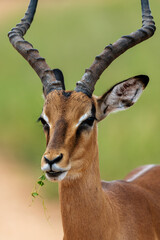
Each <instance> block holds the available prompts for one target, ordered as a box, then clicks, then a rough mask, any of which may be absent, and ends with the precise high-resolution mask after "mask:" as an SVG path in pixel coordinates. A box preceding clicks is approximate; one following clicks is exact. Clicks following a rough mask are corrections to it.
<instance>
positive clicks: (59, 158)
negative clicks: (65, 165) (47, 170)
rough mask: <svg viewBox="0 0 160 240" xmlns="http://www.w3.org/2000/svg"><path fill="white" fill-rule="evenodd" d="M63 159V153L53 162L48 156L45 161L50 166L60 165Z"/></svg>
mask: <svg viewBox="0 0 160 240" xmlns="http://www.w3.org/2000/svg"><path fill="white" fill-rule="evenodd" d="M62 158H63V154H62V153H61V154H60V155H59V156H57V157H56V158H54V159H53V160H49V159H48V158H47V157H46V156H44V160H45V162H46V163H48V164H49V165H50V166H51V165H52V164H54V163H59V162H60V161H61V160H62Z"/></svg>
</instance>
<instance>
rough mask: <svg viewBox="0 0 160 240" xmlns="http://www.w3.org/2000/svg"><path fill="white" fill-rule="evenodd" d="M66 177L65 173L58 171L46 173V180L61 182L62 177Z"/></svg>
mask: <svg viewBox="0 0 160 240" xmlns="http://www.w3.org/2000/svg"><path fill="white" fill-rule="evenodd" d="M66 175H67V171H59V172H54V171H49V172H46V177H47V178H48V180H51V181H52V180H62V179H63V177H64V176H66Z"/></svg>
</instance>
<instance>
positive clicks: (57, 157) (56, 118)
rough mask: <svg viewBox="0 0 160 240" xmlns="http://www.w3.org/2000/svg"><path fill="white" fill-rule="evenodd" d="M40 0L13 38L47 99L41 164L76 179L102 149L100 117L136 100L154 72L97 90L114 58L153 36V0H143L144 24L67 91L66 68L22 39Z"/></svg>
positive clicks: (55, 176) (56, 175) (54, 176)
mask: <svg viewBox="0 0 160 240" xmlns="http://www.w3.org/2000/svg"><path fill="white" fill-rule="evenodd" d="M37 1H38V0H31V2H30V5H29V7H28V10H27V12H26V14H25V17H24V18H23V19H22V21H21V23H20V24H18V25H17V26H16V28H14V29H12V30H11V32H10V33H9V38H10V41H11V43H12V44H13V46H14V47H15V48H16V49H17V50H18V51H19V52H20V53H21V55H22V56H23V57H24V58H25V59H26V60H27V61H28V62H29V63H30V65H31V66H32V67H33V68H34V70H35V71H36V73H37V74H38V76H39V77H40V79H41V81H42V84H43V90H44V97H45V103H44V107H43V111H42V113H41V116H40V118H39V120H40V121H41V122H42V124H43V128H44V132H45V135H46V142H47V144H46V145H47V146H46V150H45V152H44V154H43V156H42V160H41V168H42V170H43V171H44V172H45V173H46V176H47V178H48V179H49V180H51V181H55V180H63V179H75V178H77V177H81V176H82V175H83V174H84V173H85V170H86V169H87V168H88V166H89V165H90V164H91V162H92V159H93V155H94V153H95V151H96V149H97V137H96V136H97V131H96V127H97V123H98V122H99V121H101V120H102V119H104V118H105V117H106V116H108V115H109V114H110V113H112V112H115V111H120V110H124V109H127V108H129V107H130V106H132V105H133V104H134V103H135V102H136V101H137V100H138V98H139V97H140V95H141V93H142V91H143V90H144V88H145V87H146V86H147V84H148V81H149V78H148V77H147V76H145V75H139V76H135V77H132V78H130V79H127V80H125V81H123V82H120V83H118V84H116V85H115V86H113V87H112V88H111V89H110V90H108V91H107V92H106V93H104V94H103V95H102V96H101V97H96V96H94V95H93V91H94V86H95V84H96V81H97V80H98V79H99V77H100V75H101V74H102V72H103V71H104V70H105V69H106V68H107V67H108V66H109V65H110V64H111V62H112V61H113V60H114V59H116V58H117V57H118V56H120V55H121V54H122V53H123V52H125V51H126V50H127V49H129V48H131V47H133V46H134V45H136V44H138V43H140V42H142V41H144V40H145V39H147V38H149V37H151V36H152V35H153V33H154V31H155V25H154V22H153V20H152V17H151V12H150V9H149V4H148V0H142V18H143V26H142V28H141V29H140V30H137V31H136V32H134V33H131V34H130V35H129V36H123V37H122V38H120V39H119V40H118V41H117V42H115V43H114V44H113V45H109V46H107V47H106V48H105V49H104V51H103V52H102V53H101V54H100V55H99V56H97V57H96V59H95V61H94V63H93V64H92V65H91V67H90V68H89V69H87V70H86V72H85V74H84V76H83V77H82V79H81V81H79V82H77V85H76V88H75V90H74V91H65V85H64V78H63V74H62V72H61V71H60V70H58V69H54V70H52V69H50V68H49V66H48V65H47V64H46V62H45V59H44V58H41V57H40V55H39V52H38V50H36V49H34V48H33V47H32V45H31V44H30V43H28V42H26V41H24V39H23V35H24V34H25V33H26V31H27V30H28V28H29V26H30V24H31V22H32V20H33V17H34V13H35V10H36V6H37Z"/></svg>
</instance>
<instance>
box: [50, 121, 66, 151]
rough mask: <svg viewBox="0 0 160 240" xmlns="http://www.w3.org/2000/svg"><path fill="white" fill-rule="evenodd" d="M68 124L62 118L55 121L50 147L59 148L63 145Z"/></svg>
mask: <svg viewBox="0 0 160 240" xmlns="http://www.w3.org/2000/svg"><path fill="white" fill-rule="evenodd" d="M67 127H68V124H67V122H66V121H65V120H64V119H60V120H58V121H57V122H56V125H55V130H54V135H53V138H52V139H51V140H50V143H49V144H50V145H51V147H52V148H59V147H61V145H63V143H64V140H65V136H66V132H67Z"/></svg>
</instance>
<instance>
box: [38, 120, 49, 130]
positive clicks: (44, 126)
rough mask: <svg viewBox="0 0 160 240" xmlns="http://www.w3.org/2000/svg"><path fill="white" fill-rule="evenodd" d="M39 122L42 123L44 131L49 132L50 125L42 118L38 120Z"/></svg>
mask: <svg viewBox="0 0 160 240" xmlns="http://www.w3.org/2000/svg"><path fill="white" fill-rule="evenodd" d="M39 121H40V122H41V123H42V125H43V129H44V130H45V131H47V132H49V125H48V123H47V122H46V121H45V120H44V119H43V118H42V117H40V118H39V119H38V122H39Z"/></svg>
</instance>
